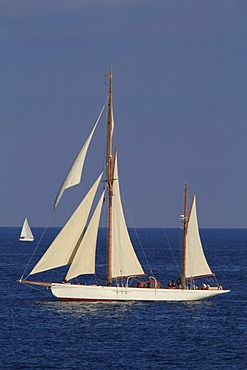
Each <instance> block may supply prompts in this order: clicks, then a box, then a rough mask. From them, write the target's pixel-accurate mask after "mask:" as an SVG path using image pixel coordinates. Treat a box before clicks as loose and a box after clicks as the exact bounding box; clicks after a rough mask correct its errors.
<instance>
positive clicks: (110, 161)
mask: <svg viewBox="0 0 247 370" xmlns="http://www.w3.org/2000/svg"><path fill="white" fill-rule="evenodd" d="M106 76H107V77H109V97H108V116H107V153H106V156H107V157H106V162H107V163H106V164H107V185H108V198H109V209H108V272H107V285H111V284H112V197H113V180H114V163H115V154H114V156H113V155H112V138H113V128H114V121H113V108H112V69H111V68H110V73H109V74H107V75H106Z"/></svg>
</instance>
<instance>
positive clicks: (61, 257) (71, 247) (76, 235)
mask: <svg viewBox="0 0 247 370" xmlns="http://www.w3.org/2000/svg"><path fill="white" fill-rule="evenodd" d="M102 174H103V173H101V174H100V176H99V177H98V179H97V180H96V181H95V183H94V184H93V186H92V187H91V189H90V190H89V192H88V193H87V195H86V196H85V198H84V199H83V201H82V202H81V203H80V205H79V206H78V207H77V209H76V210H75V212H74V213H73V215H72V216H71V217H70V219H69V220H68V221H67V223H66V224H65V226H64V227H63V229H62V230H61V231H60V233H59V234H58V235H57V237H56V238H55V240H54V241H53V243H52V244H51V245H50V247H49V248H48V249H47V251H46V252H45V254H44V255H43V257H42V258H41V259H40V260H39V262H38V263H37V265H36V266H35V267H34V268H33V270H32V271H31V273H30V275H31V274H36V273H38V272H42V271H46V270H51V269H53V268H56V267H60V266H64V265H67V264H68V263H69V262H71V257H73V255H74V253H75V252H76V250H77V248H78V246H79V243H80V241H81V238H82V235H83V232H84V229H85V226H86V223H87V219H88V216H89V212H90V209H91V207H92V203H93V200H94V197H95V193H96V191H97V188H98V186H99V183H100V180H101V177H102Z"/></svg>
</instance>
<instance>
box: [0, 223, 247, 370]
mask: <svg viewBox="0 0 247 370" xmlns="http://www.w3.org/2000/svg"><path fill="white" fill-rule="evenodd" d="M19 231H20V230H19V229H17V228H0V255H1V257H0V272H1V310H0V318H1V331H0V341H1V343H0V359H1V368H3V369H246V368H247V308H246V305H247V294H246V290H247V287H246V279H247V273H246V272H247V267H246V266H247V257H246V256H247V230H202V231H201V234H202V239H203V243H204V245H205V250H206V255H207V258H208V261H209V264H210V266H211V268H212V270H213V271H214V272H216V273H217V277H218V280H219V282H220V283H221V284H222V285H223V287H224V288H226V289H228V288H229V289H231V293H229V294H225V295H222V296H219V297H214V298H212V299H210V300H208V301H201V302H193V303H191V302H189V303H173V302H166V303H165V302H157V303H152V302H151V303H104V304H103V303H67V302H60V301H57V300H56V299H55V298H54V297H53V296H52V295H51V294H50V292H49V291H45V292H43V291H41V290H39V289H38V290H36V289H33V288H30V287H28V286H23V285H21V284H18V283H17V282H16V280H17V279H19V278H20V276H21V275H22V273H23V271H24V269H25V268H26V265H27V262H28V261H29V259H30V257H31V255H32V253H33V250H34V248H35V244H36V242H33V243H24V242H22V243H20V242H17V241H16V240H17V238H18V236H19ZM33 231H34V234H35V236H36V237H38V236H39V235H40V233H41V232H42V230H41V229H35V228H34V229H33ZM56 232H57V230H55V229H50V230H49V232H48V236H47V237H46V239H45V240H44V242H45V243H44V244H45V245H44V246H42V248H43V249H45V248H46V247H47V245H48V242H49V241H50V240H51V238H52V237H53V235H55V233H56ZM138 233H139V237H140V239H141V241H142V244H143V248H144V249H145V252H146V255H147V259H148V261H149V264H150V265H151V267H152V268H153V272H154V273H155V274H156V276H157V277H158V278H161V279H162V280H163V281H164V282H166V281H167V280H168V279H169V278H176V277H177V274H178V272H177V270H176V264H175V263H174V259H173V253H172V250H174V254H175V257H176V258H177V259H179V248H178V244H179V235H178V231H177V230H174V229H171V230H167V236H168V240H169V243H170V244H169V245H168V243H167V240H166V236H165V235H164V233H163V231H162V230H160V229H140V230H138ZM132 236H133V232H132ZM134 243H136V237H135V236H134ZM42 248H41V250H42ZM137 249H138V248H137ZM40 254H41V251H39V252H38V255H40ZM138 255H140V259H141V260H143V257H141V251H140V250H139V249H138ZM37 258H38V256H36V257H35V258H34V260H35V261H36V260H37ZM98 258H99V259H100V256H98ZM31 267H32V266H30V268H29V271H28V272H30V270H31Z"/></svg>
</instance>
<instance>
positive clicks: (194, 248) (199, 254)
mask: <svg viewBox="0 0 247 370" xmlns="http://www.w3.org/2000/svg"><path fill="white" fill-rule="evenodd" d="M185 275H186V278H190V277H196V276H205V275H213V274H212V271H211V269H210V267H209V265H208V263H207V260H206V257H205V255H204V252H203V248H202V243H201V238H200V234H199V229H198V222H197V213H196V196H195V194H194V197H193V200H192V204H191V210H190V216H189V221H188V231H187V239H186V270H185Z"/></svg>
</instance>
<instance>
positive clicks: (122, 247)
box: [112, 157, 144, 277]
mask: <svg viewBox="0 0 247 370" xmlns="http://www.w3.org/2000/svg"><path fill="white" fill-rule="evenodd" d="M112 208H113V215H112V217H113V222H112V246H113V250H112V258H113V261H112V277H118V276H130V275H143V274H144V271H143V269H142V267H141V265H140V262H139V261H138V258H137V256H136V254H135V251H134V248H133V246H132V243H131V240H130V237H129V233H128V230H127V226H126V223H125V218H124V213H123V208H122V203H121V196H120V188H119V178H118V167H117V157H116V161H115V172H114V183H113V207H112Z"/></svg>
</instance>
